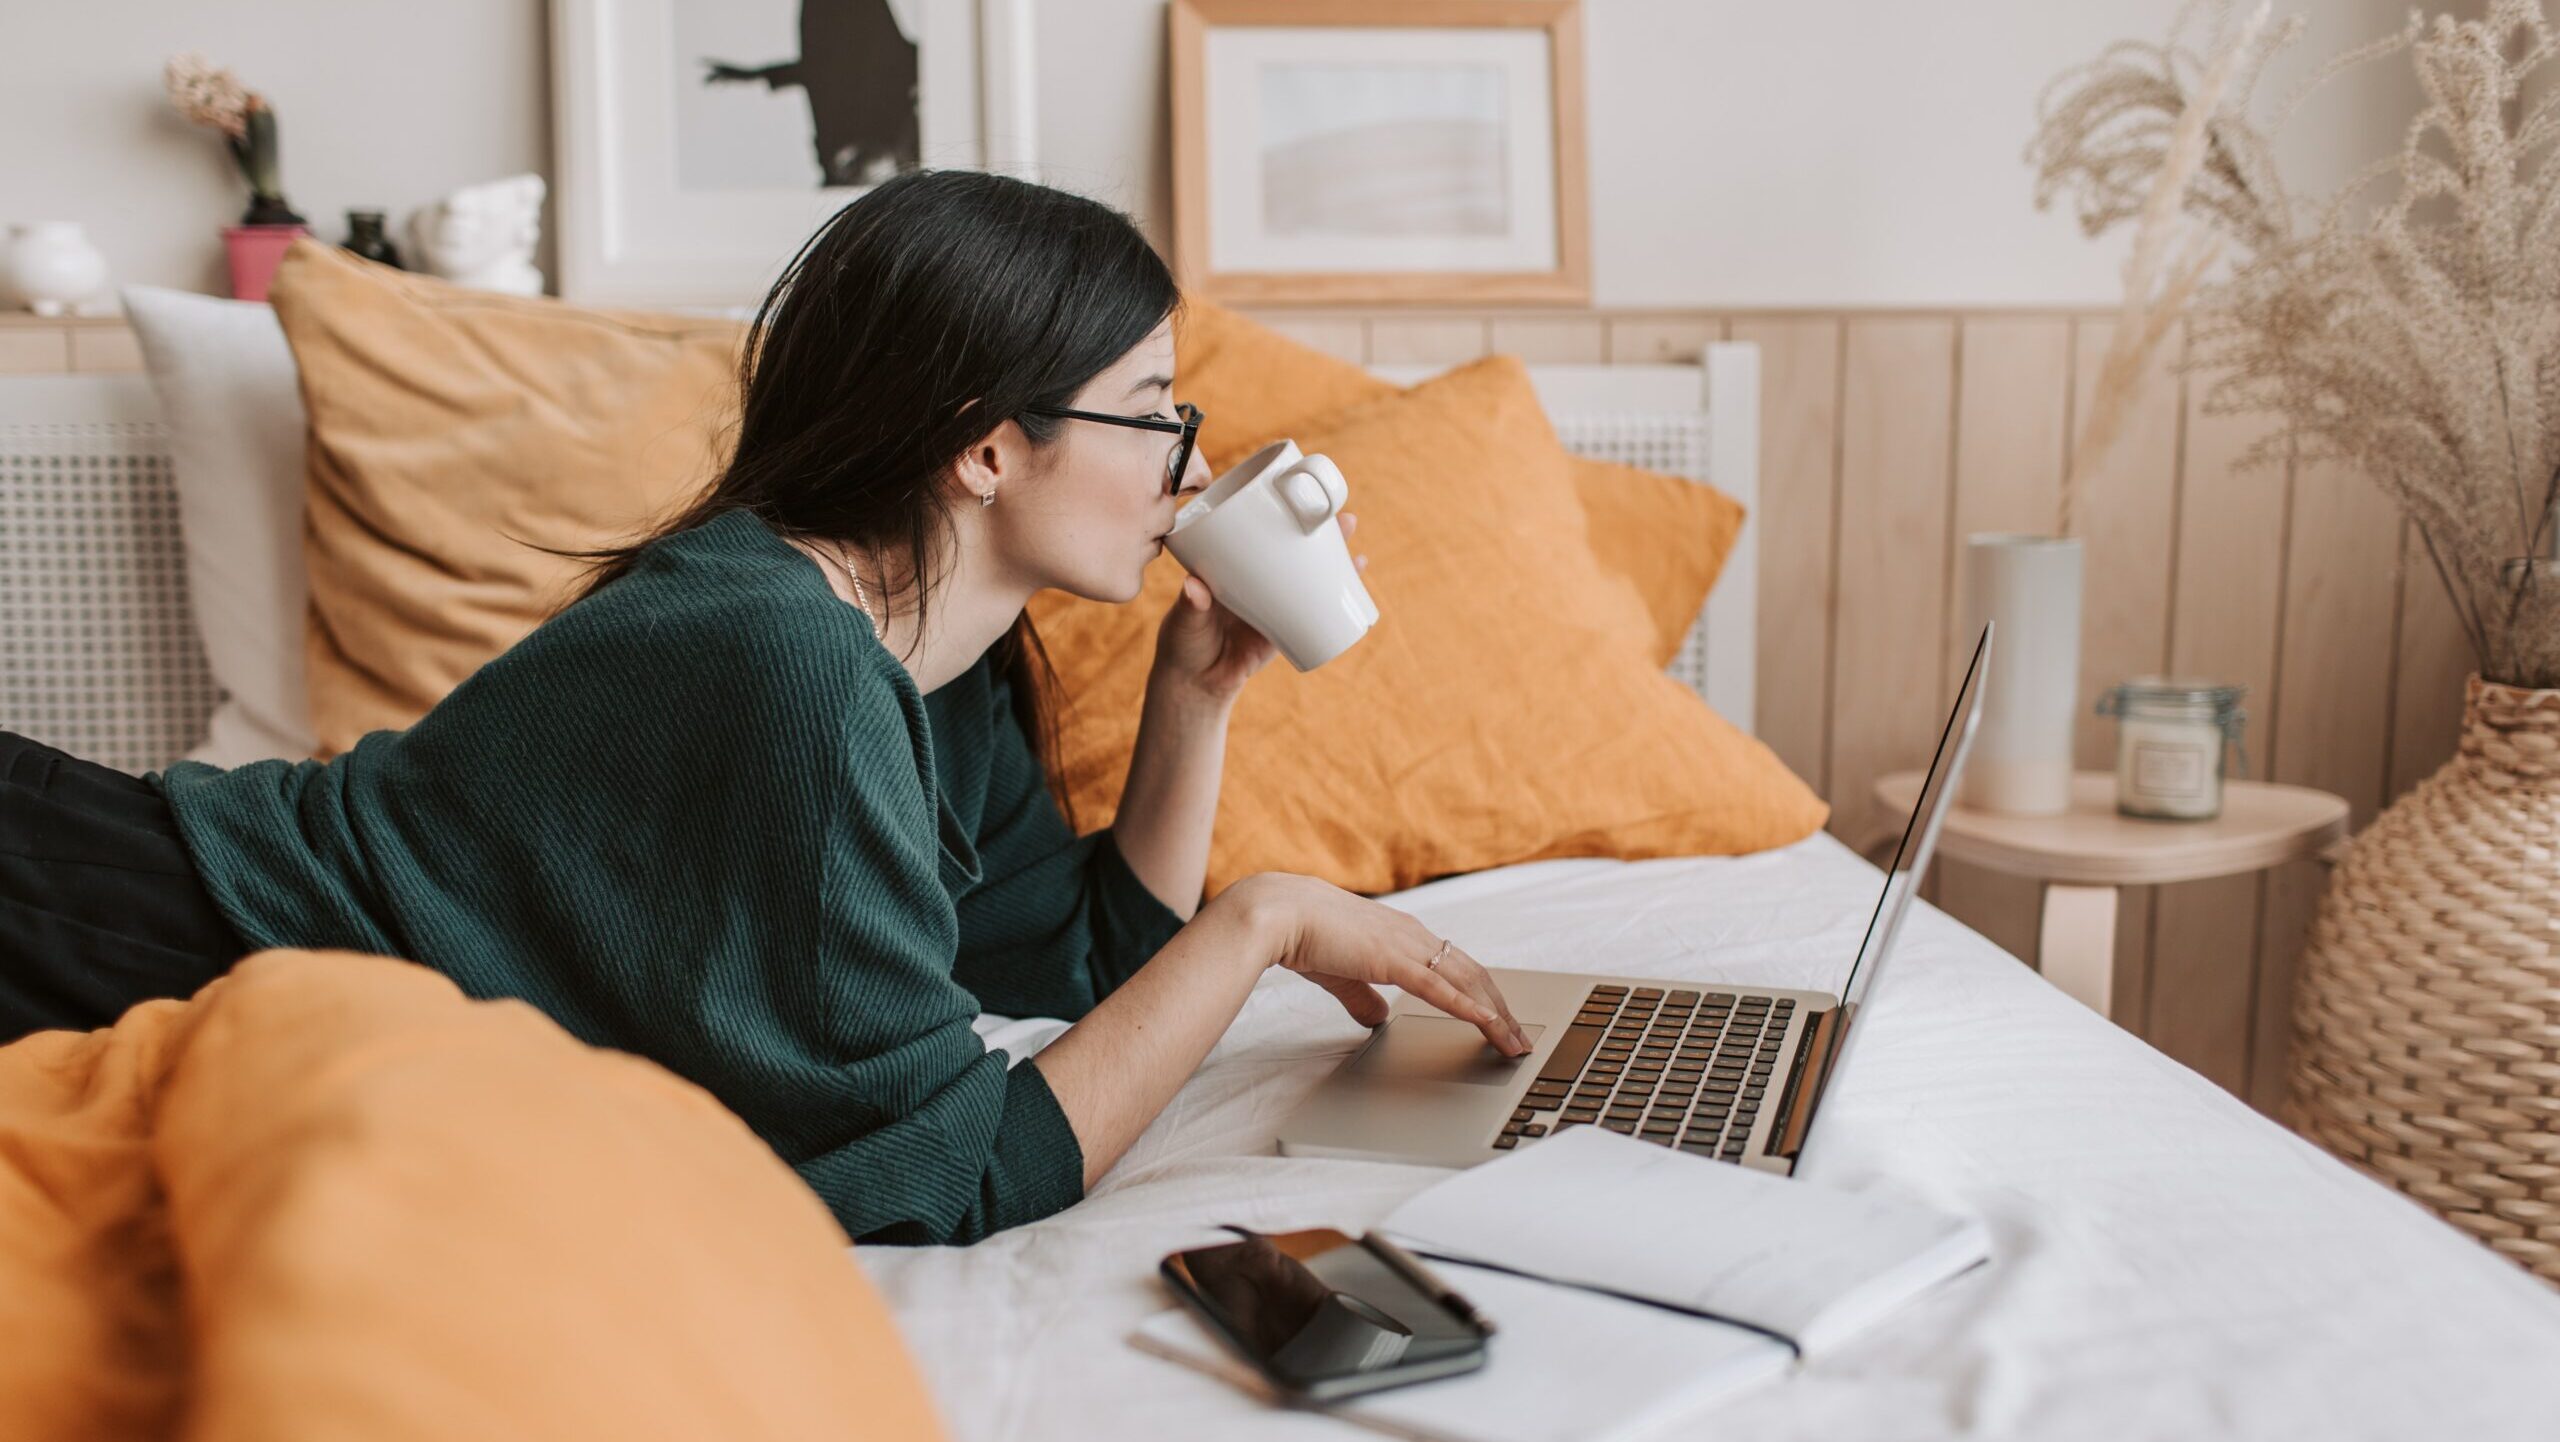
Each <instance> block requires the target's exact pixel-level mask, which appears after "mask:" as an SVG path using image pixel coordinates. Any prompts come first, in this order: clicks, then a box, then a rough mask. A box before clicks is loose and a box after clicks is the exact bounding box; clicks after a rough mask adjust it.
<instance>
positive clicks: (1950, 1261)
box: [1132, 1127, 1991, 1442]
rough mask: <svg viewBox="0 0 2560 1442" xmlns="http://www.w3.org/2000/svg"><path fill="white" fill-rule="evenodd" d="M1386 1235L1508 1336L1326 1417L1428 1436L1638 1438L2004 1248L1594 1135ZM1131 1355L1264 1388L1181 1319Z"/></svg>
mask: <svg viewBox="0 0 2560 1442" xmlns="http://www.w3.org/2000/svg"><path fill="white" fill-rule="evenodd" d="M1379 1230H1380V1231H1383V1232H1385V1233H1387V1234H1388V1235H1389V1236H1392V1237H1394V1238H1395V1239H1396V1240H1397V1241H1398V1242H1400V1243H1402V1244H1403V1245H1404V1246H1405V1247H1406V1248H1407V1249H1409V1250H1412V1251H1415V1252H1419V1253H1423V1254H1426V1255H1427V1256H1429V1257H1431V1258H1432V1259H1433V1260H1432V1261H1431V1263H1430V1265H1432V1266H1433V1267H1434V1269H1435V1270H1437V1271H1439V1272H1440V1273H1441V1274H1442V1275H1443V1277H1444V1279H1445V1280H1446V1281H1447V1282H1448V1283H1449V1285H1450V1286H1451V1287H1453V1288H1455V1289H1456V1290H1457V1291H1458V1292H1459V1293H1460V1294H1461V1295H1463V1296H1465V1297H1466V1298H1467V1299H1468V1300H1469V1301H1470V1302H1472V1303H1474V1304H1475V1306H1476V1308H1477V1309H1478V1310H1479V1311H1481V1312H1483V1313H1484V1314H1485V1315H1486V1316H1487V1317H1490V1318H1492V1319H1493V1321H1494V1324H1495V1325H1496V1327H1497V1328H1499V1331H1498V1332H1497V1333H1496V1335H1495V1336H1494V1337H1493V1339H1492V1341H1491V1343H1490V1354H1489V1356H1488V1358H1487V1361H1486V1364H1485V1367H1484V1368H1483V1370H1481V1371H1478V1372H1474V1373H1470V1374H1468V1375H1465V1376H1461V1377H1452V1378H1448V1379H1445V1380H1442V1381H1436V1382H1425V1383H1419V1384H1416V1385H1413V1386H1408V1387H1399V1388H1395V1389H1392V1390H1389V1391H1385V1392H1378V1393H1373V1394H1371V1395H1369V1396H1366V1397H1358V1398H1353V1399H1351V1400H1349V1401H1345V1402H1341V1403H1336V1404H1334V1405H1333V1406H1332V1407H1331V1408H1329V1409H1328V1410H1330V1411H1332V1412H1333V1413H1334V1414H1336V1415H1338V1416H1341V1417H1343V1418H1345V1419H1347V1420H1350V1421H1356V1422H1360V1423H1364V1424H1366V1425H1368V1426H1370V1427H1373V1428H1376V1429H1378V1430H1381V1431H1384V1432H1388V1433H1391V1434H1394V1435H1397V1436H1403V1437H1412V1438H1421V1439H1431V1442H1566V1439H1584V1438H1588V1439H1603V1438H1617V1437H1631V1436H1636V1435H1640V1434H1642V1433H1644V1432H1646V1431H1649V1430H1651V1429H1652V1428H1654V1427H1655V1426H1657V1425H1659V1424H1661V1423H1664V1422H1666V1421H1668V1420H1670V1419H1673V1418H1676V1417H1681V1416H1686V1415H1688V1414H1689V1413H1691V1412H1694V1411H1697V1410H1700V1409H1703V1408H1705V1407H1707V1406H1709V1405H1710V1404H1712V1403H1713V1402H1715V1401H1716V1400H1718V1399H1720V1398H1722V1397H1724V1396H1728V1395H1731V1394H1733V1393H1735V1392H1738V1391H1741V1390H1743V1389H1744V1388H1747V1387H1752V1386H1756V1385H1758V1384H1760V1383H1762V1382H1765V1381H1768V1380H1770V1379H1772V1378H1775V1377H1777V1376H1779V1375H1781V1374H1783V1373H1784V1372H1785V1371H1786V1369H1787V1367H1788V1366H1789V1364H1790V1363H1791V1362H1792V1360H1793V1357H1794V1355H1795V1352H1796V1350H1798V1349H1801V1351H1802V1352H1803V1353H1804V1354H1805V1355H1815V1354H1819V1353H1820V1352H1822V1351H1823V1350H1825V1349H1826V1348H1828V1347H1831V1346H1834V1345H1836V1344H1838V1343H1839V1342H1840V1341H1841V1339H1843V1338H1846V1337H1848V1336H1850V1335H1851V1334H1853V1333H1855V1332H1857V1331H1858V1330H1859V1329H1861V1328H1863V1327H1865V1326H1867V1325H1869V1324H1870V1323H1872V1322H1874V1321H1876V1320H1877V1319H1878V1318H1880V1317H1882V1316H1884V1315H1885V1314H1886V1313H1888V1312H1890V1311H1892V1310H1893V1309H1894V1308H1896V1307H1898V1306H1900V1305H1902V1304H1903V1303H1905V1302H1907V1301H1909V1300H1911V1299H1912V1298H1913V1297H1915V1296H1917V1295H1918V1294H1919V1293H1921V1292H1923V1291H1925V1290H1927V1289H1928V1288H1930V1287H1931V1286H1934V1285H1936V1284H1937V1283H1939V1282H1942V1281H1945V1280H1946V1279H1947V1278H1949V1277H1952V1276H1954V1275H1956V1274H1957V1273H1959V1272H1962V1271H1965V1270H1966V1269H1968V1268H1970V1267H1972V1266H1974V1265H1975V1264H1977V1263H1980V1262H1982V1261H1984V1260H1986V1259H1988V1257H1989V1256H1990V1250H1991V1249H1990V1236H1989V1233H1988V1232H1987V1231H1986V1230H1985V1229H1984V1228H1983V1226H1982V1224H1981V1223H1980V1222H1979V1221H1977V1220H1974V1219H1971V1218H1966V1217H1958V1216H1953V1215H1950V1214H1947V1213H1945V1212H1941V1211H1938V1210H1936V1209H1934V1208H1930V1207H1927V1206H1923V1205H1921V1204H1919V1203H1916V1202H1913V1201H1910V1200H1907V1199H1904V1198H1899V1197H1892V1196H1885V1195H1880V1194H1870V1193H1862V1192H1847V1191H1840V1190H1837V1189H1834V1188H1829V1187H1824V1186H1821V1185H1820V1184H1818V1183H1813V1182H1805V1181H1799V1180H1796V1179H1793V1178H1788V1177H1777V1176H1771V1175H1769V1174H1767V1173H1765V1172H1755V1171H1751V1170H1749V1169H1747V1168H1743V1167H1737V1166H1734V1165H1731V1164H1730V1163H1725V1162H1714V1161H1708V1160H1706V1159H1705V1158H1702V1157H1693V1156H1688V1155H1686V1154H1684V1153H1681V1152H1676V1151H1673V1150H1671V1149H1669V1148H1667V1147H1657V1146H1653V1145H1650V1144H1648V1143H1645V1142H1639V1141H1636V1140H1635V1139H1633V1138H1631V1137H1624V1136H1620V1135H1618V1134H1616V1133H1614V1132H1609V1131H1606V1130H1603V1129H1601V1128H1598V1127H1576V1128H1574V1129H1572V1130H1570V1131H1566V1132H1562V1133H1559V1134H1558V1135H1556V1136H1553V1137H1549V1138H1546V1139H1544V1140H1542V1141H1540V1142H1539V1143H1538V1144H1537V1145H1535V1146H1532V1147H1524V1148H1522V1149H1521V1150H1520V1151H1518V1152H1515V1153H1513V1154H1512V1155H1510V1156H1508V1157H1504V1158H1502V1159H1501V1160H1499V1161H1495V1162H1488V1163H1486V1164H1485V1165H1483V1166H1479V1167H1475V1168H1473V1169H1471V1170H1468V1171H1463V1172H1460V1173H1458V1174H1456V1175H1455V1176H1452V1177H1451V1178H1450V1179H1449V1180H1447V1181H1444V1182H1441V1183H1439V1184H1438V1185H1436V1186H1434V1187H1432V1188H1431V1189H1430V1190H1428V1191H1425V1192H1423V1193H1421V1194H1420V1195H1418V1196H1416V1197H1414V1198H1413V1199H1411V1200H1410V1201H1408V1202H1406V1203H1405V1204H1404V1205H1403V1206H1401V1207H1398V1208H1397V1209H1396V1210H1395V1211H1394V1212H1393V1213H1392V1214H1390V1215H1389V1216H1388V1218H1387V1219H1386V1221H1385V1222H1384V1223H1382V1224H1381V1225H1380V1227H1379ZM1470 1262H1481V1263H1485V1264H1488V1265H1489V1266H1490V1267H1497V1268H1501V1269H1502V1270H1499V1271H1495V1270H1487V1269H1486V1268H1485V1267H1479V1266H1476V1265H1470ZM1638 1298H1640V1299H1642V1300H1630V1299H1638ZM1718 1318H1721V1319H1726V1320H1715V1319H1718ZM1782 1339H1783V1340H1782ZM1132 1340H1133V1341H1134V1342H1135V1343H1136V1344H1137V1345H1139V1346H1141V1347H1143V1348H1146V1349H1147V1350H1149V1351H1152V1352H1155V1353H1157V1354H1159V1355H1162V1356H1166V1357H1169V1358H1172V1359H1174V1360H1176V1361H1182V1362H1187V1363H1190V1364H1192V1365H1194V1366H1198V1367H1201V1368H1203V1369H1205V1370H1208V1371H1211V1372H1213V1373H1215V1374H1217V1375H1220V1376H1224V1377H1227V1378H1229V1379H1231V1380H1234V1381H1236V1382H1238V1383H1239V1384H1240V1385H1243V1386H1246V1387H1247V1388H1249V1389H1252V1390H1256V1391H1260V1390H1261V1388H1260V1386H1259V1384H1258V1382H1257V1380H1256V1379H1255V1377H1254V1375H1253V1373H1252V1372H1251V1370H1250V1369H1249V1368H1247V1367H1246V1366H1245V1365H1244V1364H1243V1362H1242V1361H1240V1360H1239V1359H1237V1358H1235V1357H1233V1356H1232V1355H1231V1354H1230V1353H1229V1352H1228V1351H1227V1349H1226V1348H1225V1347H1224V1345H1223V1344H1221V1343H1220V1342H1219V1341H1218V1340H1217V1339H1216V1338H1215V1337H1213V1336H1212V1335H1211V1334H1210V1333H1209V1331H1208V1330H1207V1328H1205V1327H1204V1326H1202V1325H1201V1324H1200V1323H1199V1322H1198V1321H1197V1320H1196V1319H1195V1318H1193V1317H1192V1316H1191V1315H1190V1314H1189V1313H1188V1312H1184V1311H1174V1312H1167V1313H1164V1314H1162V1315H1159V1316H1157V1317H1155V1318H1153V1319H1151V1320H1150V1321H1148V1322H1147V1323H1146V1324H1145V1325H1144V1326H1143V1327H1141V1328H1140V1329H1139V1331H1138V1333H1137V1335H1136V1336H1135V1337H1133V1338H1132ZM1790 1343H1792V1344H1793V1345H1792V1346H1791V1345H1790Z"/></svg>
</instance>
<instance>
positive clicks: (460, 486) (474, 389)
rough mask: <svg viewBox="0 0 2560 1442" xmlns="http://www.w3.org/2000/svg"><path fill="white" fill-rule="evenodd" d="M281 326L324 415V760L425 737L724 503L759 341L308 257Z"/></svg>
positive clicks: (735, 332) (338, 257)
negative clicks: (695, 501) (488, 679)
mask: <svg viewBox="0 0 2560 1442" xmlns="http://www.w3.org/2000/svg"><path fill="white" fill-rule="evenodd" d="M272 294H273V297H274V301H275V308H276V318H277V319H278V320H279V321H281V322H282V323H283V325H284V333H285V339H286V341H288V342H289V343H290V344H291V345H292V347H293V359H294V364H295V366H296V367H297V368H298V369H299V370H300V371H301V373H302V397H303V403H304V405H305V407H306V408H307V409H308V410H309V411H310V415H311V444H310V445H309V447H308V448H307V452H308V454H309V457H310V461H309V465H310V485H309V495H310V509H309V519H308V521H307V522H306V529H305V531H304V538H303V554H304V559H305V561H306V562H307V563H308V565H309V568H310V574H311V605H310V612H309V615H310V630H309V633H308V637H307V646H306V652H307V656H308V660H309V667H308V673H309V680H308V685H309V687H310V694H311V720H312V730H313V734H314V735H315V736H317V737H318V739H319V754H320V755H322V756H332V755H335V754H337V753H338V752H340V751H344V750H346V749H347V748H348V747H350V746H353V745H354V744H355V743H356V740H357V738H359V737H361V736H363V735H364V733H366V732H368V731H373V730H378V729H382V728H394V729H396V728H400V727H405V726H407V725H408V724H409V723H411V722H412V721H415V720H417V719H418V718H419V717H420V716H422V715H425V714H426V712H427V709H428V708H429V707H431V706H433V705H435V704H436V702H438V701H440V700H442V699H444V694H445V693H446V692H447V691H450V690H452V689H453V688H454V687H455V686H457V685H459V684H461V682H462V679H463V678H464V677H466V676H468V675H470V674H471V673H472V672H473V671H476V670H478V669H479V668H480V666H481V664H482V663H484V662H486V661H487V660H488V659H489V658H490V657H492V656H495V655H497V654H498V653H499V652H501V651H503V650H505V649H506V648H507V647H509V646H511V645H514V644H515V643H516V642H517V641H518V640H520V639H522V638H523V636H524V634H525V633H526V632H528V631H530V630H532V629H533V628H534V627H535V626H536V625H537V624H539V623H540V622H541V621H542V619H543V618H544V617H545V616H547V615H549V614H550V613H551V612H552V611H553V610H554V609H556V608H557V607H558V606H559V604H560V603H561V602H562V601H563V600H565V599H566V597H567V595H568V591H569V588H570V586H571V584H572V583H573V582H574V581H575V580H576V578H577V577H578V575H579V574H580V573H581V572H582V570H583V567H582V565H581V563H579V562H577V561H573V560H569V559H566V558H563V557H560V556H554V555H550V554H547V553H546V552H544V551H542V550H539V549H536V548H537V547H540V546H548V547H552V548H554V549H559V550H577V549H583V548H591V547H594V546H597V545H601V544H606V543H609V542H613V541H618V540H621V539H623V538H625V537H627V536H630V535H631V534H633V533H634V532H636V531H638V530H640V529H642V528H643V527H644V526H645V525H646V524H647V522H648V521H649V520H650V519H651V518H652V517H654V516H656V515H657V514H659V513H660V512H662V511H665V510H668V509H671V508H673V507H674V506H675V505H677V504H679V503H680V502H682V501H684V500H686V499H689V498H690V497H691V496H692V495H693V494H694V493H696V492H697V491H699V490H700V489H701V488H702V487H704V486H706V485H708V484H709V483H710V481H711V478H712V477H713V475H714V474H716V472H717V470H718V467H719V464H720V460H721V444H722V441H723V439H724V437H725V434H726V432H727V430H728V427H729V426H730V424H731V423H732V421H733V420H734V418H735V415H736V410H737V403H736V399H735V397H736V393H737V357H738V345H739V341H740V338H741V335H742V334H743V328H742V327H740V326H739V325H737V324H735V323H733V322H730V321H722V320H701V319H693V318H689V317H682V316H667V315H644V314H639V313H626V312H618V311H603V310H588V309H584V308H581V307H577V306H570V305H563V304H561V303H560V302H558V301H551V300H538V299H528V298H523V297H518V296H506V295H493V294H491V293H490V292H487V291H479V290H464V289H461V288H459V287H456V286H452V285H448V284H446V283H444V282H442V281H438V280H433V279H430V278H427V277H424V276H415V275H404V274H402V273H401V272H399V271H395V270H391V269H388V268H386V267H383V266H378V265H374V264H372V263H370V262H367V261H362V260H358V259H356V258H355V257H354V256H351V255H349V254H347V253H346V252H345V251H342V250H339V249H337V248H335V247H333V246H328V245H323V244H321V243H319V242H317V241H313V240H309V239H304V240H300V241H296V242H295V243H294V246H293V248H292V249H291V250H290V251H288V252H286V255H285V259H284V263H283V265H282V266H280V267H279V268H278V269H277V271H276V279H275V286H274V289H273V292H272Z"/></svg>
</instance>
